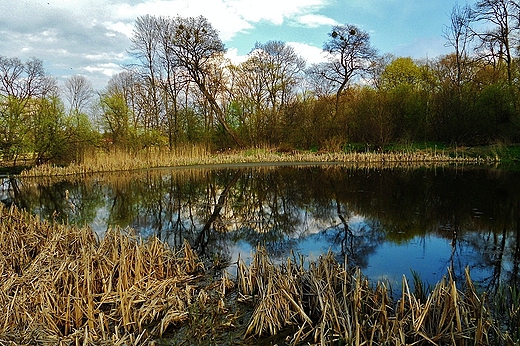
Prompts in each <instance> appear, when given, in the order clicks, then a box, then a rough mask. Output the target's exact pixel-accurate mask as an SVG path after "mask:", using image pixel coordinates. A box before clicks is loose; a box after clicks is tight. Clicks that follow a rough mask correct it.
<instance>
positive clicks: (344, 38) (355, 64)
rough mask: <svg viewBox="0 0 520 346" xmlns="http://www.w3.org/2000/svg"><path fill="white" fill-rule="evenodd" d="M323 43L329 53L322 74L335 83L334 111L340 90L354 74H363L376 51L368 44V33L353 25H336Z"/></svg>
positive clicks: (341, 90) (369, 65)
mask: <svg viewBox="0 0 520 346" xmlns="http://www.w3.org/2000/svg"><path fill="white" fill-rule="evenodd" d="M329 37H330V39H329V40H328V41H326V42H325V44H324V45H323V50H324V51H326V52H327V53H328V54H329V62H328V64H326V65H324V67H325V70H324V71H323V72H322V76H323V78H325V79H329V80H330V81H332V82H333V83H335V84H336V85H337V91H336V113H337V111H338V105H339V99H340V96H341V94H342V92H343V91H344V90H345V89H346V88H347V87H348V85H349V84H350V83H351V82H352V80H353V79H354V77H356V76H364V75H365V74H366V73H367V71H369V69H370V67H371V65H372V64H371V60H373V59H374V58H375V57H376V55H377V52H376V50H375V49H374V48H373V47H372V46H371V45H370V35H369V34H368V33H367V32H366V31H363V30H361V29H359V28H358V27H356V26H355V25H350V24H349V25H336V26H334V27H333V28H332V31H331V32H330V33H329Z"/></svg>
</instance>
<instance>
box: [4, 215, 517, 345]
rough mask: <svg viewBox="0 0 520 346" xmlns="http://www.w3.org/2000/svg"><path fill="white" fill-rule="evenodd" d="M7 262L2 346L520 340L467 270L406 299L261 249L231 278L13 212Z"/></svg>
mask: <svg viewBox="0 0 520 346" xmlns="http://www.w3.org/2000/svg"><path fill="white" fill-rule="evenodd" d="M0 254H2V256H1V257H0V287H1V291H0V311H1V312H2V313H1V314H0V316H1V317H0V343H2V344H3V343H5V344H10V343H15V344H23V345H29V344H31V345H33V344H39V345H56V344H83V345H105V344H106V345H109V344H110V345H123V344H132V345H150V344H156V345H160V344H200V345H204V344H208V345H209V344H220V345H257V344H274V343H276V344H279V345H282V344H291V345H298V344H309V343H310V344H324V345H328V344H368V345H370V344H402V345H404V344H414V343H417V344H461V345H465V344H468V345H469V344H471V345H474V344H478V345H495V344H499V345H500V344H504V345H506V344H514V343H515V342H517V341H518V340H516V339H513V337H512V335H516V334H515V333H517V331H516V330H515V323H516V322H517V321H518V317H517V316H516V313H517V311H518V310H517V308H518V306H517V305H516V306H515V305H511V306H508V308H507V309H503V308H502V307H498V306H497V305H494V304H493V301H491V302H490V301H489V300H488V299H489V295H488V294H487V293H485V292H479V291H478V290H477V289H476V288H475V285H474V283H473V282H472V280H471V277H470V273H469V272H468V273H467V275H466V281H465V282H464V283H460V282H454V280H453V279H452V278H451V277H447V278H446V279H445V280H442V281H441V282H439V283H437V284H436V285H435V286H434V287H432V288H431V289H428V288H427V287H425V286H424V285H422V284H421V282H420V280H419V279H418V278H414V285H413V286H414V287H415V289H414V291H412V290H411V288H410V286H412V285H410V284H409V283H408V281H407V280H406V279H405V278H403V289H402V292H401V295H400V296H399V297H393V296H392V294H391V292H390V291H391V290H390V289H389V288H388V287H387V286H386V285H385V283H384V282H378V283H369V282H368V280H367V279H366V278H365V277H364V276H363V274H362V273H361V272H360V271H359V270H356V269H354V268H349V267H348V266H347V265H346V264H345V263H338V262H337V261H336V260H335V259H334V258H333V256H332V255H330V254H329V255H325V256H322V257H321V258H320V259H319V260H317V261H315V262H311V263H306V262H305V261H304V260H303V259H302V258H298V257H295V258H292V259H287V261H285V262H284V263H283V264H281V265H275V264H273V263H272V262H271V261H270V259H269V257H268V256H267V254H266V252H265V251H264V250H263V249H262V248H258V249H257V251H256V253H255V254H254V258H253V261H252V262H251V263H244V262H243V261H241V260H239V261H238V262H237V264H236V265H237V275H236V277H232V276H231V275H229V274H227V273H226V271H225V270H224V271H223V270H222V263H219V262H218V260H216V259H213V261H211V262H204V261H203V260H202V259H200V258H199V257H198V256H197V254H196V253H195V252H194V251H193V250H192V249H191V247H190V245H189V244H187V243H185V244H184V245H183V246H182V247H181V248H179V249H173V248H170V247H169V246H168V245H167V244H165V243H163V242H161V241H159V240H158V239H156V238H150V239H148V240H146V241H144V240H142V239H139V238H137V237H134V236H133V234H132V231H131V230H126V231H120V230H111V231H110V232H108V233H107V234H106V235H105V236H104V237H103V239H99V238H98V237H96V236H95V235H94V233H93V232H92V231H91V230H90V229H88V228H77V227H73V226H67V225H60V224H57V223H54V224H53V223H49V222H43V221H40V220H38V219H37V218H36V217H34V216H31V215H29V214H27V213H24V212H21V211H19V210H17V209H15V208H5V207H4V208H2V207H0ZM510 289H511V290H512V289H513V288H510ZM515 292H516V290H515ZM516 304H518V302H516ZM505 305H506V304H504V306H505ZM509 308H510V309H511V310H509ZM494 309H495V310H494ZM499 316H500V318H501V319H499V318H498V317H499ZM502 318H503V320H502ZM515 318H516V319H515ZM509 328H512V330H509Z"/></svg>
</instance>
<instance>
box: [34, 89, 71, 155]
mask: <svg viewBox="0 0 520 346" xmlns="http://www.w3.org/2000/svg"><path fill="white" fill-rule="evenodd" d="M33 108H34V110H33V111H32V114H31V127H30V133H31V135H32V139H31V142H32V143H33V150H34V152H35V154H36V163H37V164H41V163H45V162H49V161H53V162H58V163H63V162H68V161H69V160H70V159H72V158H71V157H70V154H71V151H70V150H69V149H70V144H71V143H70V142H69V141H68V138H67V137H68V136H69V135H70V133H67V131H66V130H67V129H66V121H65V108H64V106H63V103H62V102H61V100H60V99H59V98H58V97H57V96H52V97H48V98H42V99H39V100H38V101H37V102H36V103H35V104H34V107H33Z"/></svg>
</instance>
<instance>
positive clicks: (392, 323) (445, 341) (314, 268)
mask: <svg viewBox="0 0 520 346" xmlns="http://www.w3.org/2000/svg"><path fill="white" fill-rule="evenodd" d="M238 277H239V278H241V281H240V282H239V285H238V287H239V290H240V291H241V292H242V294H244V295H248V296H252V297H254V298H253V299H252V302H253V304H254V306H255V309H254V312H253V315H252V317H251V319H250V321H249V325H248V328H247V332H246V333H247V335H250V336H253V337H261V336H263V335H268V334H276V333H279V332H280V331H281V330H282V329H284V328H287V327H289V326H292V328H295V330H296V332H295V333H294V334H293V337H292V340H291V344H292V345H297V344H303V343H309V344H318V345H332V344H345V345H387V344H392V345H492V344H508V343H507V336H505V335H504V334H500V331H499V329H500V328H499V326H498V324H496V321H495V320H494V319H493V318H492V315H491V313H490V311H489V309H488V307H487V304H486V302H485V295H479V294H478V293H477V291H476V289H475V286H474V285H473V282H472V281H471V277H470V273H469V270H467V272H466V284H465V291H462V290H460V289H459V288H458V287H457V285H456V282H455V281H454V279H453V278H452V276H451V274H450V275H448V278H445V279H444V280H442V281H440V282H439V283H438V284H437V285H436V286H435V287H434V288H433V290H432V291H431V292H430V293H428V294H425V293H424V292H423V294H421V295H420V296H419V297H417V296H415V295H414V294H413V293H412V292H411V291H410V287H409V285H408V281H407V279H406V278H405V277H403V284H402V294H401V297H400V298H399V299H398V301H397V302H395V303H394V302H392V300H391V299H390V297H389V291H388V289H387V288H386V286H385V285H384V284H383V283H376V284H375V286H374V285H371V284H370V283H369V281H368V279H366V278H365V277H364V276H363V275H362V274H361V272H360V271H359V270H355V271H352V270H350V269H349V268H348V267H347V266H346V264H343V265H340V264H339V263H338V262H336V260H335V259H334V257H333V256H332V254H331V253H329V254H327V255H325V256H322V257H321V258H320V259H319V260H318V261H316V262H311V263H310V264H309V266H308V269H304V266H303V265H301V264H296V263H293V262H291V261H290V260H289V261H288V262H287V263H285V264H283V265H280V266H274V265H273V264H272V262H271V261H270V259H269V258H268V256H267V254H266V252H265V250H263V249H258V250H257V252H256V254H255V257H254V259H253V261H252V263H251V265H250V266H247V265H245V264H244V263H241V262H239V264H238ZM490 336H492V337H490Z"/></svg>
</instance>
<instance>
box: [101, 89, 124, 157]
mask: <svg viewBox="0 0 520 346" xmlns="http://www.w3.org/2000/svg"><path fill="white" fill-rule="evenodd" d="M100 106H101V110H102V125H103V128H104V130H105V133H106V135H108V138H107V139H108V140H110V141H111V143H112V144H113V145H114V146H116V147H120V148H128V146H129V145H130V144H131V143H130V133H131V132H130V124H129V119H130V110H129V108H128V104H127V103H126V100H125V97H124V95H123V94H122V93H121V92H119V91H117V90H108V91H107V92H105V93H104V94H102V95H101V96H100Z"/></svg>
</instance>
